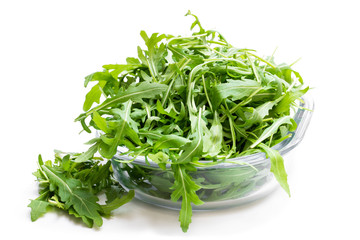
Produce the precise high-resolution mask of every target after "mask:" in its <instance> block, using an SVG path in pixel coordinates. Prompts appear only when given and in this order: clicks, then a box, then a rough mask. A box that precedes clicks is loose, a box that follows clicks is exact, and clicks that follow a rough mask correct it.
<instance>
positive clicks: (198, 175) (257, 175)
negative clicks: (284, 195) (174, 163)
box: [112, 94, 314, 210]
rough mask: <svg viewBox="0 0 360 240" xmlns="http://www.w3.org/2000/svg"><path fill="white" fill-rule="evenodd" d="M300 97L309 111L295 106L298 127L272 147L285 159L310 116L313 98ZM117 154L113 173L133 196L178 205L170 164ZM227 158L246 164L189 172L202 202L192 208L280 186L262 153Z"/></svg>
mask: <svg viewBox="0 0 360 240" xmlns="http://www.w3.org/2000/svg"><path fill="white" fill-rule="evenodd" d="M302 99H303V102H301V104H300V106H301V107H303V108H305V109H309V110H311V111H308V110H304V109H298V110H297V111H296V112H295V115H294V120H295V121H296V123H297V124H298V126H297V129H296V130H295V131H294V132H291V133H292V136H291V137H289V138H287V139H286V140H284V141H282V142H280V143H279V144H277V145H275V146H274V147H273V149H276V150H278V151H279V152H280V154H281V155H282V156H283V158H284V160H285V161H286V158H285V156H286V155H287V154H288V153H289V152H290V151H291V150H293V149H294V148H295V147H296V146H297V145H298V144H299V143H300V142H301V140H302V139H303V137H304V134H305V132H306V129H307V127H308V125H309V123H310V120H311V115H312V110H313V108H314V103H313V100H312V98H311V97H310V96H309V95H308V94H306V96H304V97H303V98H302ZM120 154H121V149H120V150H119V152H118V154H116V155H115V156H114V157H113V158H112V167H113V170H114V175H115V177H116V178H117V180H118V181H119V183H120V184H121V185H122V186H123V187H124V188H125V189H126V190H130V189H134V190H135V198H137V199H139V200H141V201H144V202H146V203H150V204H154V205H157V206H161V207H166V208H171V209H180V208H181V199H180V200H179V201H178V202H173V201H171V200H170V195H171V193H172V190H171V189H170V187H171V186H172V185H173V183H174V174H173V172H172V171H171V168H170V165H169V166H166V170H163V169H161V168H160V167H159V166H158V165H157V164H156V163H154V162H152V161H149V162H148V163H146V161H145V157H143V156H140V157H137V158H136V159H135V160H134V161H132V162H130V163H124V161H131V160H132V159H133V158H132V157H130V156H126V155H120ZM119 160H121V161H119ZM228 160H229V161H232V162H240V163H247V164H246V165H239V164H234V163H220V164H217V165H215V166H209V167H198V168H197V171H195V172H190V175H191V176H192V178H193V180H194V181H195V183H196V184H198V185H200V186H201V189H200V190H198V191H197V195H198V196H199V198H200V199H201V200H202V201H203V202H204V204H202V205H193V210H213V209H219V208H228V207H232V206H238V205H241V204H245V203H249V202H253V201H255V200H258V199H261V198H263V197H265V196H267V195H269V194H270V193H271V192H272V191H273V190H274V189H275V188H276V187H277V186H279V184H278V183H277V181H276V179H275V177H274V176H273V174H272V173H271V172H270V159H268V158H266V157H265V154H264V153H256V154H252V155H248V156H243V157H238V158H232V159H228Z"/></svg>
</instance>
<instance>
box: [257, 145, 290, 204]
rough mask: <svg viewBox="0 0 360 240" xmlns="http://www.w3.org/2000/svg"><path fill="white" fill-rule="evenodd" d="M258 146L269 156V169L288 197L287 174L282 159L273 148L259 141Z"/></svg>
mask: <svg viewBox="0 0 360 240" xmlns="http://www.w3.org/2000/svg"><path fill="white" fill-rule="evenodd" d="M259 147H260V148H261V149H263V150H264V152H265V153H266V156H267V157H268V158H270V161H271V168H270V171H271V172H272V173H273V174H274V176H275V178H276V180H277V181H278V182H279V183H280V186H281V187H282V188H283V189H284V190H285V192H286V193H287V194H288V195H289V197H290V188H289V184H288V182H287V174H286V171H285V166H284V159H283V158H282V156H281V155H280V153H279V152H278V151H277V150H274V149H272V148H270V147H268V146H267V145H265V144H263V143H260V144H259Z"/></svg>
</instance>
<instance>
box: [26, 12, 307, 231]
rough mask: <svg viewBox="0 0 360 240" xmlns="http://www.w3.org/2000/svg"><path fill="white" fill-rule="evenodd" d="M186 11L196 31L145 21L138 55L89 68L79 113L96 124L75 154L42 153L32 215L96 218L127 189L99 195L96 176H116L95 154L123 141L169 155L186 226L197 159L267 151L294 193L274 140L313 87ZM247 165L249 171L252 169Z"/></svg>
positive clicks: (194, 198)
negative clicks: (148, 28)
mask: <svg viewBox="0 0 360 240" xmlns="http://www.w3.org/2000/svg"><path fill="white" fill-rule="evenodd" d="M186 15H191V16H193V17H195V21H194V22H193V24H192V25H191V30H193V29H194V28H195V27H198V29H199V31H197V32H196V31H194V32H193V34H192V35H191V36H173V35H167V34H161V35H159V34H158V33H154V34H152V35H150V36H149V35H147V33H146V32H145V31H141V33H140V35H141V37H142V38H143V40H144V42H145V46H146V48H145V49H142V48H141V47H138V48H137V50H138V58H133V57H129V58H127V59H126V64H108V65H104V66H103V71H100V72H95V73H93V74H91V75H89V76H87V77H86V78H85V84H84V85H85V87H88V86H89V85H93V87H92V88H91V89H90V91H89V92H88V94H87V95H86V97H85V102H84V104H83V110H84V113H81V114H80V115H79V116H78V117H77V118H76V121H79V122H80V123H81V124H82V126H83V128H84V130H85V131H86V132H91V131H92V130H95V131H98V132H99V133H100V134H99V136H97V137H95V138H93V139H92V140H90V141H89V143H90V144H91V146H90V147H89V149H88V150H87V151H85V152H83V153H81V154H76V155H66V156H65V157H63V158H60V157H59V156H56V161H55V163H54V164H55V165H54V164H52V163H51V162H45V163H43V162H42V160H39V170H38V171H37V172H36V173H35V176H37V178H38V181H39V183H40V184H41V185H44V186H43V188H42V190H41V191H40V194H41V196H40V197H39V198H38V199H36V200H32V201H31V204H30V205H29V206H30V207H31V208H32V219H33V220H35V219H37V218H38V217H39V216H40V215H41V214H43V213H45V212H46V209H47V208H48V207H49V206H55V207H59V208H62V209H65V210H68V212H69V213H70V214H73V215H75V216H76V217H80V218H82V220H83V221H84V222H85V223H86V224H87V225H88V226H92V225H93V224H95V225H97V226H101V224H102V220H101V216H102V215H106V214H109V212H110V211H111V209H114V208H116V207H118V206H120V205H121V204H123V203H124V202H126V201H127V200H129V199H131V197H132V195H133V192H131V193H128V194H127V195H125V194H124V193H123V192H121V191H118V193H119V192H121V194H119V196H117V195H116V197H115V198H113V199H112V201H111V202H109V203H107V204H106V205H99V204H98V203H97V201H98V199H97V197H96V194H97V193H98V191H96V190H94V186H95V187H96V188H97V187H98V184H100V186H102V187H100V188H99V190H100V189H101V190H103V191H104V190H105V191H107V190H108V189H110V188H111V187H113V186H117V184H115V182H114V181H113V180H112V175H111V171H110V170H111V168H110V165H109V164H110V161H108V162H107V163H105V164H104V165H101V164H100V163H99V161H98V160H97V159H98V158H97V157H96V154H100V155H101V157H103V158H105V159H111V158H113V157H114V155H115V154H116V153H117V149H118V147H119V146H121V147H126V148H127V149H128V151H127V152H125V153H123V154H127V155H128V156H131V157H133V159H135V158H136V157H137V156H140V155H141V156H146V157H147V159H148V160H152V161H153V162H155V163H157V164H158V165H159V166H160V167H161V168H163V169H164V168H165V165H166V164H170V165H171V170H172V172H173V176H174V182H173V185H172V186H171V188H170V189H171V191H172V192H171V200H173V201H178V200H180V201H181V202H182V205H181V210H180V216H179V221H180V223H181V228H182V230H183V231H184V232H186V231H187V230H188V227H189V224H190V222H191V215H192V204H202V203H203V201H202V200H201V199H200V198H199V196H198V195H197V192H199V190H200V189H202V187H204V186H202V184H201V181H199V179H193V178H192V177H191V174H190V173H191V172H194V171H196V167H199V166H202V163H201V162H202V160H211V161H212V162H213V163H212V164H217V163H220V162H223V161H224V160H226V159H229V158H235V157H239V156H244V155H248V154H252V153H254V152H264V153H265V154H266V156H267V157H268V158H269V159H270V161H271V172H272V173H273V174H274V176H275V178H276V179H277V181H278V182H279V184H280V186H281V187H282V188H283V189H284V190H285V191H286V192H287V194H288V195H289V196H290V189H289V186H288V183H287V174H286V171H285V168H284V163H283V159H282V157H281V155H280V154H279V153H278V152H277V151H276V150H274V149H272V148H271V147H273V146H274V145H275V144H277V143H278V142H279V141H281V140H282V139H285V138H286V137H287V135H288V134H289V133H288V132H289V131H292V130H294V129H295V128H296V123H295V121H294V120H293V119H292V117H291V115H290V113H291V110H292V109H293V108H297V107H298V106H297V104H296V103H295V101H297V100H299V99H300V98H301V96H302V95H304V94H305V93H306V92H307V91H308V89H309V88H308V87H304V85H303V79H302V78H301V76H300V74H299V73H298V72H296V71H294V70H293V69H292V68H291V65H287V64H276V63H275V61H274V57H273V56H271V57H265V58H263V57H260V56H258V55H257V53H256V52H255V51H254V50H251V49H243V48H237V47H234V46H232V45H231V44H230V43H228V42H227V41H226V40H225V38H224V36H223V35H221V34H220V33H218V32H217V31H213V30H205V29H204V28H203V27H202V25H201V24H200V21H199V19H198V18H197V17H196V16H195V15H193V14H192V13H191V12H190V11H189V12H188V13H187V14H186ZM102 169H103V170H102ZM82 171H86V172H87V174H81V172H82ZM99 172H101V174H100V173H99ZM244 174H245V175H249V176H250V175H251V176H252V175H254V173H253V170H249V171H248V172H246V173H244ZM117 197H120V199H124V198H125V199H126V200H121V201H119V200H116V199H118V198H117Z"/></svg>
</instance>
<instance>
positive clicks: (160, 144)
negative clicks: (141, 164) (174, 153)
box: [154, 135, 190, 150]
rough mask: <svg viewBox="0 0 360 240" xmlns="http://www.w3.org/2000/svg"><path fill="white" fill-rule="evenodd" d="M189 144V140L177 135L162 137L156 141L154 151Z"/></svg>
mask: <svg viewBox="0 0 360 240" xmlns="http://www.w3.org/2000/svg"><path fill="white" fill-rule="evenodd" d="M189 142H190V140H189V139H187V138H184V137H180V136H177V135H164V136H162V137H161V138H160V139H158V140H157V141H156V143H155V145H154V150H160V149H164V148H179V147H182V146H183V145H185V144H186V143H189Z"/></svg>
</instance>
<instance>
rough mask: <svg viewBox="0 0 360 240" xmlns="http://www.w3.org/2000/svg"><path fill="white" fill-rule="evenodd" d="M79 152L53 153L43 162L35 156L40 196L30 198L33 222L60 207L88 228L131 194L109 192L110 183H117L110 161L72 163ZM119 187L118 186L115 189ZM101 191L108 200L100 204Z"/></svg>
mask: <svg viewBox="0 0 360 240" xmlns="http://www.w3.org/2000/svg"><path fill="white" fill-rule="evenodd" d="M78 155H79V154H78V153H75V154H66V155H65V156H63V157H61V156H60V155H59V153H56V154H55V160H54V161H53V162H52V161H46V162H43V160H42V157H41V155H39V158H38V166H39V168H38V170H37V171H36V172H35V173H34V175H35V176H36V177H37V181H38V182H39V186H40V191H39V193H40V196H39V197H38V198H37V199H35V200H31V202H30V204H29V205H28V207H30V208H31V220H32V221H36V220H37V219H38V218H39V217H41V216H42V215H43V214H45V213H46V212H48V211H49V210H50V209H51V208H60V209H61V210H63V211H66V212H68V213H69V214H70V215H74V216H75V217H78V218H81V219H82V221H83V222H84V223H85V224H86V225H87V226H89V227H92V226H93V225H94V224H95V225H96V226H98V227H100V226H101V225H102V223H103V220H102V217H103V216H109V215H110V213H111V211H113V210H115V209H116V208H118V207H120V206H121V205H123V204H125V203H126V202H128V201H130V200H131V199H132V198H133V196H134V193H133V192H129V194H127V195H124V193H125V190H123V189H122V188H121V189H122V190H121V191H117V193H116V194H111V195H110V193H111V192H112V189H113V188H112V186H116V185H118V184H117V183H116V182H115V180H114V179H113V177H112V172H111V171H110V166H111V162H110V161H109V162H107V163H106V164H104V165H100V164H99V161H100V160H95V159H94V158H91V159H88V160H87V161H86V162H76V160H77V156H78ZM118 189H120V188H118ZM103 191H105V193H106V195H107V198H108V203H107V204H106V205H100V204H99V203H98V201H99V198H98V196H97V194H99V193H101V192H103Z"/></svg>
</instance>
